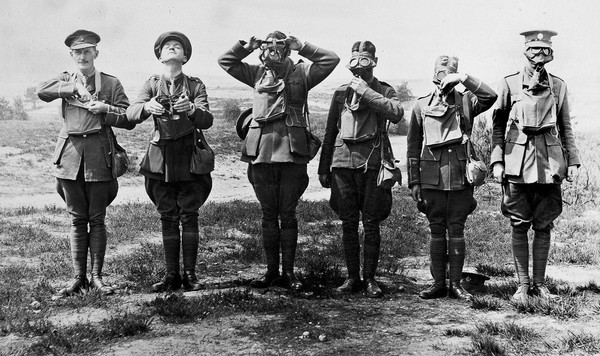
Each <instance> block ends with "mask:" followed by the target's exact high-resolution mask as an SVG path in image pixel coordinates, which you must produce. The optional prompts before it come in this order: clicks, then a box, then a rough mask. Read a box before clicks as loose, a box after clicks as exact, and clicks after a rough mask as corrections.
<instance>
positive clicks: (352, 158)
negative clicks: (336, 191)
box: [319, 78, 404, 174]
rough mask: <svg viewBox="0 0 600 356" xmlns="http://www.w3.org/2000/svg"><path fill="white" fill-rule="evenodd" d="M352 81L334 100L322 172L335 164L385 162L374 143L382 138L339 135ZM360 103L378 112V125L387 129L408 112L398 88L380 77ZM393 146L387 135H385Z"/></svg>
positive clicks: (359, 165)
mask: <svg viewBox="0 0 600 356" xmlns="http://www.w3.org/2000/svg"><path fill="white" fill-rule="evenodd" d="M347 89H348V85H347V84H345V85H342V86H340V87H339V88H338V89H337V90H336V91H335V93H334V94H333V98H332V100H331V106H330V108H329V115H328V117H327V127H326V129H325V137H324V139H323V146H322V148H321V158H320V161H319V174H328V173H330V172H331V168H352V169H356V168H363V167H364V165H365V164H367V168H368V169H379V166H380V165H381V149H380V148H379V146H377V147H374V145H375V144H376V142H377V143H378V142H379V138H378V137H376V138H374V139H372V140H368V141H363V142H357V143H346V142H345V141H344V140H342V138H341V137H340V135H339V131H340V116H341V114H342V110H343V109H344V105H345V101H346V93H347ZM360 105H365V106H366V108H365V109H366V110H370V111H372V112H375V113H376V115H375V117H376V118H377V125H378V128H379V129H380V130H381V129H385V128H384V127H383V126H384V125H387V121H390V122H392V123H394V124H397V123H398V122H400V120H402V117H403V116H404V109H403V108H402V105H400V102H399V101H398V97H397V95H396V91H395V90H394V89H393V88H392V87H391V86H390V85H389V84H387V83H384V82H380V81H379V80H377V78H373V81H372V82H371V84H370V85H369V89H367V90H366V91H365V93H364V94H363V96H362V97H361V99H360ZM384 139H385V140H387V145H388V147H389V145H390V143H389V139H388V138H387V135H385V137H384ZM367 160H368V161H367Z"/></svg>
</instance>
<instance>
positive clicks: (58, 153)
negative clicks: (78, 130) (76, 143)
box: [52, 135, 69, 166]
mask: <svg viewBox="0 0 600 356" xmlns="http://www.w3.org/2000/svg"><path fill="white" fill-rule="evenodd" d="M68 139H69V135H59V136H58V140H57V141H56V146H55V147H54V154H53V155H52V163H54V164H55V165H57V166H58V165H60V160H61V158H62V154H63V152H64V151H65V146H66V145H67V140H68Z"/></svg>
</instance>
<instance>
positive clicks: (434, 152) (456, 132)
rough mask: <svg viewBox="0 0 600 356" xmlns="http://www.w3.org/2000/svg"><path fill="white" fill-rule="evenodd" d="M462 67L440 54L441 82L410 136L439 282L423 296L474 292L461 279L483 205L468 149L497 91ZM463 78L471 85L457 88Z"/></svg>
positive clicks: (412, 176)
mask: <svg viewBox="0 0 600 356" xmlns="http://www.w3.org/2000/svg"><path fill="white" fill-rule="evenodd" d="M457 71H458V58H456V57H448V56H440V57H438V58H437V59H436V62H435V70H434V76H433V83H434V84H435V85H436V88H435V90H434V91H433V92H432V93H431V94H429V95H426V96H424V97H421V98H419V99H418V100H417V102H416V103H415V106H414V108H413V112H412V115H411V119H410V123H409V126H408V134H407V138H406V139H407V158H408V160H407V164H408V176H409V181H408V186H409V188H410V189H411V195H412V198H413V200H414V201H415V202H417V208H418V209H419V211H421V212H422V213H424V214H426V215H427V220H428V221H429V229H430V231H431V239H430V240H429V254H430V258H431V266H430V267H431V273H432V275H433V279H434V283H433V284H432V285H431V286H430V287H429V288H427V289H425V290H423V291H421V293H419V296H420V297H421V298H423V299H432V298H441V297H445V296H449V297H452V298H459V299H463V300H470V299H471V298H472V295H471V294H470V293H469V292H467V291H466V290H465V289H463V288H462V286H461V285H460V280H461V277H462V269H463V265H464V259H465V237H464V228H465V222H466V221H467V217H468V216H469V215H470V214H471V213H472V212H473V211H474V210H475V208H476V206H477V202H476V201H475V199H474V198H473V187H472V186H471V185H470V184H469V183H468V181H466V179H465V178H466V177H465V173H466V171H465V169H466V162H467V155H471V157H473V155H474V152H473V151H472V150H471V152H469V149H468V148H469V147H470V145H468V144H467V143H468V140H469V139H470V134H471V128H472V123H473V120H474V119H475V117H476V116H477V115H479V114H481V113H482V112H484V111H486V110H487V109H489V108H490V107H491V106H492V105H493V104H494V102H495V101H496V98H497V95H496V93H495V92H494V91H493V90H492V89H491V88H490V87H489V86H488V85H486V84H485V83H483V82H482V81H481V80H479V79H477V78H475V77H473V76H471V75H467V74H464V73H462V74H459V73H458V72H457ZM459 83H462V84H463V85H464V86H465V87H466V89H467V90H465V91H459V90H458V89H457V88H455V86H456V85H457V84H459ZM447 266H448V275H449V280H450V285H449V286H447V285H446V274H447V273H446V267H447Z"/></svg>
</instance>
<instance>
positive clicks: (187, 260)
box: [127, 31, 213, 292]
mask: <svg viewBox="0 0 600 356" xmlns="http://www.w3.org/2000/svg"><path fill="white" fill-rule="evenodd" d="M154 54H155V55H156V58H157V59H158V60H159V61H161V62H162V63H163V73H162V74H160V75H153V76H151V77H150V79H148V80H147V81H146V83H144V86H143V87H142V89H141V91H140V92H139V94H138V97H137V98H136V99H135V101H134V102H133V103H132V105H131V106H130V107H129V109H128V110H127V117H128V118H129V120H131V121H132V122H135V123H140V122H142V121H144V120H147V119H150V118H151V119H152V120H153V122H154V131H153V134H152V139H151V140H150V144H149V145H148V149H147V151H146V154H145V155H144V157H143V159H142V162H141V164H140V173H141V174H142V175H144V177H145V187H146V192H147V193H148V196H149V197H150V200H152V202H153V203H154V205H156V209H157V210H158V212H159V214H160V220H161V226H162V238H163V247H164V257H165V268H166V273H165V276H164V278H163V279H162V280H161V281H160V282H158V283H156V284H154V285H153V286H152V290H153V291H155V292H163V291H166V290H176V289H179V288H180V287H181V286H183V287H184V288H185V289H186V290H198V289H201V288H202V284H201V283H200V282H199V281H198V278H197V276H196V260H197V254H198V241H199V232H198V216H199V214H198V210H199V209H200V207H201V206H202V205H203V204H204V202H205V201H206V199H207V198H208V195H209V194H210V191H211V189H212V178H211V176H210V171H208V172H198V171H194V170H193V169H192V159H193V155H194V152H195V150H196V148H197V146H196V145H199V143H198V140H199V139H200V141H201V142H203V144H204V145H206V141H205V140H204V134H203V132H202V130H206V129H208V128H210V127H211V126H212V124H213V115H212V114H211V112H210V110H209V107H208V96H207V94H206V88H205V86H204V83H203V82H202V81H201V80H200V79H199V78H197V77H191V76H188V75H186V74H184V73H183V65H184V64H185V63H187V62H188V61H189V59H190V57H191V55H192V45H191V43H190V40H189V39H188V37H187V36H186V35H184V34H183V33H181V32H176V31H170V32H165V33H163V34H161V35H160V36H159V37H158V38H157V40H156V42H155V44H154ZM180 225H181V230H180ZM180 250H182V255H183V276H182V275H181V274H180V264H179V251H180Z"/></svg>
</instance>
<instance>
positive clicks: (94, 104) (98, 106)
mask: <svg viewBox="0 0 600 356" xmlns="http://www.w3.org/2000/svg"><path fill="white" fill-rule="evenodd" d="M108 108H109V106H108V104H105V103H103V102H101V101H96V100H92V101H90V103H89V104H88V110H89V111H90V112H91V113H92V114H103V113H105V112H108Z"/></svg>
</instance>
